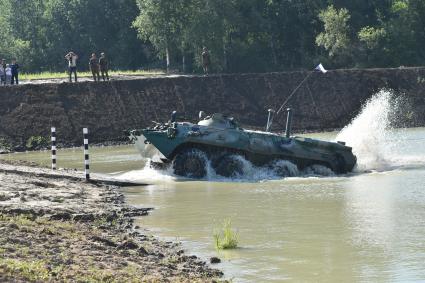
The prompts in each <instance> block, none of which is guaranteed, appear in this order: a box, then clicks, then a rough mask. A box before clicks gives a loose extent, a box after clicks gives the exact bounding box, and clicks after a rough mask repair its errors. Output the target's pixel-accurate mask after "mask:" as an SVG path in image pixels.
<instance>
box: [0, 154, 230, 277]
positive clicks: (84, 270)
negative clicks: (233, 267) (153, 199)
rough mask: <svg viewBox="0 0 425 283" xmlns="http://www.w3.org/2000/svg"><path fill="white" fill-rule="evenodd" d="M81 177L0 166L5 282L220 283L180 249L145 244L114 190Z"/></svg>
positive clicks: (140, 212) (136, 211)
mask: <svg viewBox="0 0 425 283" xmlns="http://www.w3.org/2000/svg"><path fill="white" fill-rule="evenodd" d="M80 177H81V173H75V172H73V171H66V170H60V171H58V172H57V173H51V172H50V170H48V169H42V168H37V167H31V166H26V165H22V164H17V163H16V162H15V163H4V162H3V161H2V163H0V182H1V186H0V281H1V282H46V281H49V282H215V278H220V277H221V276H222V273H221V272H220V271H218V270H216V269H212V268H210V267H208V266H207V265H206V263H205V262H203V261H201V260H200V259H198V258H197V257H196V256H188V255H186V254H185V253H184V251H183V250H182V249H181V247H180V245H179V244H178V243H173V242H163V241H160V240H158V239H156V238H155V237H152V236H147V235H145V234H144V233H143V232H141V230H140V229H135V228H138V227H134V226H133V217H135V216H145V215H147V214H148V211H149V210H150V208H137V207H131V206H128V205H126V204H125V203H124V196H123V195H122V194H121V193H120V192H119V191H118V190H117V188H116V187H112V186H103V185H96V184H89V183H86V182H84V181H82V179H81V178H80Z"/></svg>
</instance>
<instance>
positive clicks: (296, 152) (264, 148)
mask: <svg viewBox="0 0 425 283" xmlns="http://www.w3.org/2000/svg"><path fill="white" fill-rule="evenodd" d="M199 117H200V120H199V122H198V123H196V124H194V123H189V122H178V121H176V112H175V111H174V112H173V114H172V115H171V119H170V121H168V122H167V123H156V125H155V126H153V127H149V128H145V129H141V130H132V131H130V138H131V139H133V140H134V141H135V144H136V147H137V148H139V149H140V150H142V149H144V148H145V144H152V145H153V146H154V147H155V148H156V149H158V150H159V151H160V152H161V153H162V155H163V156H162V158H161V163H162V164H163V165H166V164H171V165H172V168H173V170H174V173H175V174H176V175H180V176H185V177H190V178H203V177H205V176H206V175H207V170H208V168H209V167H208V166H210V167H212V168H213V169H214V170H215V172H216V173H217V174H219V175H222V176H225V177H234V176H237V175H238V174H242V173H243V172H242V170H243V166H244V164H243V162H244V159H245V160H248V161H250V162H251V163H252V164H253V165H255V166H267V167H269V168H271V169H272V170H275V171H276V172H277V173H278V174H279V175H281V176H282V177H286V176H290V175H291V173H290V170H288V169H289V168H287V166H288V164H291V163H292V164H295V165H296V166H297V168H298V170H303V169H305V168H307V167H309V166H314V165H322V166H326V167H328V168H330V169H331V170H332V171H333V172H335V173H337V174H341V173H347V172H350V171H351V170H352V169H353V167H354V165H355V164H356V160H357V159H356V157H355V156H354V154H353V153H352V149H351V147H348V146H346V145H345V143H343V142H327V141H321V140H317V139H311V138H304V137H297V136H291V135H290V128H291V111H290V109H288V118H287V125H286V131H285V134H283V135H280V134H277V133H272V132H270V131H268V130H269V122H268V125H267V131H266V132H264V131H254V130H248V129H244V128H242V127H240V126H239V125H238V123H237V122H236V121H235V120H234V119H233V118H230V117H226V116H224V115H222V114H219V113H216V114H213V115H211V116H205V114H204V113H203V111H201V112H200V115H199ZM269 118H270V116H269ZM280 161H290V162H291V163H289V162H280ZM157 165H158V164H157Z"/></svg>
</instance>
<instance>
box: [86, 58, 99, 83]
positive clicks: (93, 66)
mask: <svg viewBox="0 0 425 283" xmlns="http://www.w3.org/2000/svg"><path fill="white" fill-rule="evenodd" d="M89 67H90V71H91V73H92V75H93V80H94V81H96V77H97V81H100V74H99V63H98V62H97V57H96V54H95V53H93V54H92V55H91V58H90V61H89Z"/></svg>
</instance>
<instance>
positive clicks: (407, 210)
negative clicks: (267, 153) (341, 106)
mask: <svg viewBox="0 0 425 283" xmlns="http://www.w3.org/2000/svg"><path fill="white" fill-rule="evenodd" d="M400 134H402V135H403V140H402V146H400V147H398V148H397V150H392V151H391V150H390V152H389V153H388V152H387V155H386V156H385V160H380V161H379V159H378V165H377V163H376V162H375V161H376V160H374V162H375V163H373V162H371V161H370V160H369V159H367V158H366V159H365V158H362V157H360V163H362V162H363V161H364V162H363V164H362V166H363V167H362V168H361V169H358V172H355V173H353V174H350V175H345V176H337V177H335V176H333V177H320V176H299V177H295V178H287V179H283V180H282V179H277V178H275V177H273V176H271V175H270V174H268V172H266V171H264V170H261V169H258V168H248V169H250V171H249V170H248V169H247V170H248V171H247V173H246V176H242V177H240V178H238V179H237V180H229V179H223V178H220V177H218V176H214V175H213V176H209V180H202V181H193V180H186V179H182V178H177V177H175V176H173V175H172V174H171V173H170V172H168V171H162V172H160V171H155V170H152V169H149V168H145V167H144V160H143V159H142V158H141V157H140V156H139V154H138V153H137V152H136V151H135V150H134V149H133V147H132V146H119V147H103V148H92V149H91V155H90V156H91V160H92V170H93V171H95V172H98V173H112V175H113V176H115V177H116V178H121V179H122V178H125V179H132V180H143V181H145V182H148V183H150V184H151V185H149V186H147V187H134V188H127V189H125V194H126V196H127V200H128V202H129V203H130V204H136V205H141V206H147V207H151V206H152V207H155V208H156V209H155V210H154V211H153V212H152V213H151V215H150V216H149V217H144V218H142V219H140V220H138V224H139V225H141V226H142V227H146V228H147V229H149V230H150V231H151V233H153V234H154V235H157V236H160V237H163V238H167V239H171V240H178V241H182V242H183V245H184V247H185V248H186V249H187V250H188V251H189V252H190V253H195V254H197V255H200V256H201V257H204V258H205V259H208V257H211V256H218V257H220V258H221V259H222V263H220V264H218V265H217V267H218V268H220V269H222V270H223V271H224V273H225V276H226V277H227V278H233V281H234V282H281V281H284V280H289V281H295V282H312V281H313V282H389V281H390V282H407V281H408V282H412V281H422V280H425V241H424V239H423V235H425V129H424V128H417V129H409V130H404V131H403V132H402V133H397V136H400ZM312 136H314V137H321V138H324V139H332V138H334V137H335V133H321V134H314V135H312ZM394 136H396V135H394ZM388 142H391V141H388ZM398 142H399V141H398ZM373 150H374V151H375V149H373ZM371 155H372V152H371V153H370V154H369V156H368V157H370V156H371ZM0 158H5V159H24V160H29V161H35V162H38V163H40V164H44V165H48V164H49V158H50V152H49V151H46V152H32V153H19V154H11V155H3V156H1V157H0ZM379 162H381V163H379ZM58 165H59V166H60V167H68V168H78V169H82V165H83V154H82V150H81V149H72V150H62V151H59V152H58ZM368 165H370V166H369V168H368ZM224 219H230V220H231V221H232V226H233V227H234V228H235V229H236V230H237V231H238V234H239V248H238V249H235V250H230V251H222V252H218V251H216V250H215V248H214V245H213V236H212V235H213V233H214V230H215V229H216V228H217V227H218V226H219V224H220V223H221V222H222V221H223V220H224Z"/></svg>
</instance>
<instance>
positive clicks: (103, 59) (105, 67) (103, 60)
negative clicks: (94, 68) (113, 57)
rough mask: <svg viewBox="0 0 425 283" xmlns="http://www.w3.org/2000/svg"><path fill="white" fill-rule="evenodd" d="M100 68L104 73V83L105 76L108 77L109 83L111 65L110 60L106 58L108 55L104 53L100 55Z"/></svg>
mask: <svg viewBox="0 0 425 283" xmlns="http://www.w3.org/2000/svg"><path fill="white" fill-rule="evenodd" d="M99 66H100V72H101V73H102V79H103V81H105V75H106V79H107V80H108V81H109V75H108V69H109V64H108V59H107V58H106V55H105V53H104V52H102V53H100V58H99Z"/></svg>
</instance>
